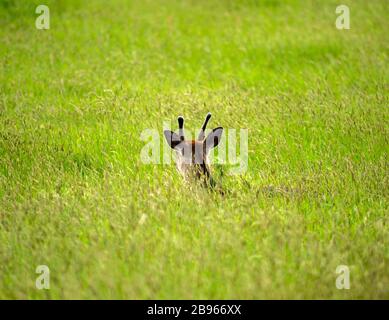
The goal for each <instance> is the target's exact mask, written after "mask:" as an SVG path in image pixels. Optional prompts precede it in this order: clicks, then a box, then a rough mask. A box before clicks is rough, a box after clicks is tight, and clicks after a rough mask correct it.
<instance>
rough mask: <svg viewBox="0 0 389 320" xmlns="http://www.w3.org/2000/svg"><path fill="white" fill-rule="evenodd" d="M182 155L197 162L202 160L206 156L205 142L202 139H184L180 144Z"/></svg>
mask: <svg viewBox="0 0 389 320" xmlns="http://www.w3.org/2000/svg"><path fill="white" fill-rule="evenodd" d="M180 147H181V152H180V155H181V156H182V157H184V158H190V159H193V160H194V161H195V162H199V163H200V162H202V161H203V160H204V158H205V157H206V152H205V148H204V143H203V142H202V141H196V140H192V141H184V142H182V143H181V145H180Z"/></svg>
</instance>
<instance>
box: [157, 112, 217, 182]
mask: <svg viewBox="0 0 389 320" xmlns="http://www.w3.org/2000/svg"><path fill="white" fill-rule="evenodd" d="M210 118H211V114H210V113H208V114H207V116H206V118H205V121H204V124H203V126H202V127H201V130H200V132H199V135H198V137H197V140H186V139H185V135H184V118H183V117H181V116H179V117H178V119H177V120H178V129H179V131H178V134H177V133H175V132H172V131H170V130H165V131H164V132H163V133H164V135H165V138H166V141H167V143H168V144H169V146H170V147H171V148H172V149H174V150H175V151H176V153H177V161H176V164H177V169H178V171H179V172H180V173H181V174H182V175H183V176H184V178H186V179H188V178H190V177H194V178H197V179H201V180H203V181H205V182H212V177H211V172H210V167H209V160H208V155H209V151H210V150H211V149H212V148H214V147H216V146H217V145H218V144H219V142H220V139H221V135H222V133H223V128H222V127H217V128H215V129H213V130H212V132H210V133H209V134H208V136H207V137H205V129H206V127H207V124H208V121H209V119H210Z"/></svg>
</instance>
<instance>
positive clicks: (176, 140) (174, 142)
mask: <svg viewBox="0 0 389 320" xmlns="http://www.w3.org/2000/svg"><path fill="white" fill-rule="evenodd" d="M163 134H164V135H165V138H166V141H167V143H168V144H169V146H170V147H171V148H172V149H174V148H175V147H177V146H178V145H179V144H180V143H181V142H182V141H181V139H180V136H179V135H178V134H177V133H175V132H173V131H170V130H165V131H164V132H163Z"/></svg>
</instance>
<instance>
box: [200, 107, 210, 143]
mask: <svg viewBox="0 0 389 320" xmlns="http://www.w3.org/2000/svg"><path fill="white" fill-rule="evenodd" d="M211 117H212V115H211V113H210V112H208V113H207V116H206V117H205V120H204V123H203V126H202V127H201V130H200V132H199V135H198V137H197V140H199V141H202V140H204V139H205V129H206V128H207V124H208V121H209V119H211Z"/></svg>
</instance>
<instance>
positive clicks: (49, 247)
mask: <svg viewBox="0 0 389 320" xmlns="http://www.w3.org/2000/svg"><path fill="white" fill-rule="evenodd" d="M39 4H41V2H40V1H30V0H28V1H22V0H1V1H0V24H1V29H0V39H1V42H0V298H1V299H362V298H364V299H388V298H389V268H388V266H389V236H388V235H389V219H388V189H389V188H388V138H389V132H388V131H389V127H388V120H389V119H388V116H389V112H388V76H389V71H388V44H389V41H388V40H389V37H388V30H389V23H388V19H387V18H388V16H389V5H388V2H387V1H385V0H371V1H364V0H352V1H351V0H344V1H343V0H342V1H341V3H339V2H338V1H333V0H328V1H308V0H307V1H298V0H285V1H281V0H263V1H255V0H236V1H233V0H196V1H194V0H183V1H178V0H142V1H124V0H112V1H99V0H90V1H83V2H81V1H76V0H67V1H65V0H56V1H54V0H47V1H45V3H44V4H46V5H47V6H48V7H49V8H50V29H49V30H38V29H37V28H36V27H35V19H36V18H37V16H38V15H37V14H36V13H35V8H36V7H37V5H39ZM339 4H345V5H347V6H349V8H350V18H351V25H350V26H351V28H350V29H349V30H338V29H337V28H336V27H335V20H336V18H337V15H336V13H335V9H336V7H337V6H338V5H339ZM209 111H210V112H212V114H213V119H212V120H211V123H210V127H216V126H223V127H225V128H236V129H240V128H246V129H248V169H247V171H246V172H244V173H241V174H238V175H231V174H229V173H228V172H229V171H228V164H227V165H222V164H216V165H214V166H213V172H214V174H215V176H216V177H217V179H218V181H219V183H220V184H222V185H223V187H224V188H226V189H228V190H229V192H228V194H226V195H224V196H223V195H220V194H218V193H215V192H209V191H207V190H206V189H203V188H200V187H198V186H196V185H191V184H186V183H184V181H183V180H182V178H181V176H180V175H179V174H178V173H177V170H176V168H175V167H174V165H173V164H171V165H163V164H160V165H152V164H144V163H143V162H142V161H141V159H140V153H141V150H142V148H143V146H144V144H145V142H144V141H142V139H141V138H140V135H141V132H142V131H143V130H145V129H157V130H159V131H160V132H161V140H160V142H161V145H162V144H164V143H166V142H165V141H164V140H163V135H162V130H163V127H162V126H163V121H167V122H171V123H172V128H175V127H176V117H177V116H178V115H180V114H182V115H184V116H185V117H186V120H187V123H186V125H187V127H188V129H192V130H195V129H197V128H198V127H199V126H200V124H201V121H202V120H203V118H204V116H205V114H206V113H207V112H209ZM39 265H47V266H48V267H49V269H50V289H49V290H38V289H37V288H36V285H35V281H36V278H37V277H38V274H37V273H36V268H37V266H39ZM339 265H346V266H348V267H349V270H350V289H349V290H339V289H337V287H336V285H335V281H336V278H337V277H338V274H337V273H336V268H337V267H338V266H339Z"/></svg>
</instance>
